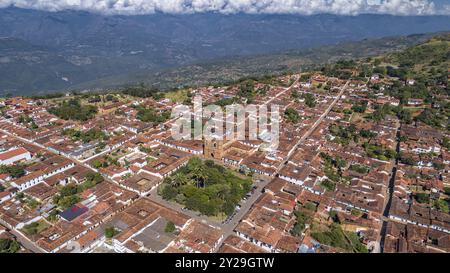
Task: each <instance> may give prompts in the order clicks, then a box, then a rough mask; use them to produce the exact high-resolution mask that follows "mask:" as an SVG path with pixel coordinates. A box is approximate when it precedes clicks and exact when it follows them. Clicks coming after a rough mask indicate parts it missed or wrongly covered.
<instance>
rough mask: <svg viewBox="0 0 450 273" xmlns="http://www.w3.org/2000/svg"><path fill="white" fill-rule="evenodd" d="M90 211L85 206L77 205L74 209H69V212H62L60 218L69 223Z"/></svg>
mask: <svg viewBox="0 0 450 273" xmlns="http://www.w3.org/2000/svg"><path fill="white" fill-rule="evenodd" d="M88 210H89V209H88V208H87V207H85V206H83V205H80V204H75V205H73V206H72V207H70V208H68V209H67V210H65V211H63V212H61V213H60V214H59V216H61V218H62V219H64V220H66V221H67V222H72V221H73V220H75V219H76V218H78V217H79V216H81V215H83V214H84V213H86V212H87V211H88Z"/></svg>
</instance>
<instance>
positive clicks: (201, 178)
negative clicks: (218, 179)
mask: <svg viewBox="0 0 450 273" xmlns="http://www.w3.org/2000/svg"><path fill="white" fill-rule="evenodd" d="M190 177H191V178H192V179H193V180H194V181H195V185H196V187H197V188H200V185H202V187H206V180H207V179H208V176H207V175H206V171H205V167H204V166H203V165H198V166H195V168H193V169H192V171H191V174H190Z"/></svg>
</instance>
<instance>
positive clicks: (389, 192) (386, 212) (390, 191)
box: [378, 125, 401, 253]
mask: <svg viewBox="0 0 450 273" xmlns="http://www.w3.org/2000/svg"><path fill="white" fill-rule="evenodd" d="M400 130H401V125H400V126H399V127H398V128H397V147H396V152H397V154H398V153H400ZM398 161H399V160H398V158H396V159H395V163H394V166H393V168H392V173H391V176H390V179H389V185H388V188H387V200H386V202H385V204H384V210H383V217H382V219H381V220H382V221H383V224H382V226H381V230H380V235H379V240H378V241H379V242H380V252H381V253H383V250H384V240H385V238H386V229H387V224H388V220H389V211H390V210H391V205H392V198H393V196H394V187H395V177H396V175H397V169H398Z"/></svg>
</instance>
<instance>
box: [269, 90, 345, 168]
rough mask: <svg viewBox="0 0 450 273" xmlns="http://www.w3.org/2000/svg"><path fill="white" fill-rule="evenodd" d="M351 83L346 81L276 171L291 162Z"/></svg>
mask: <svg viewBox="0 0 450 273" xmlns="http://www.w3.org/2000/svg"><path fill="white" fill-rule="evenodd" d="M349 83H350V81H347V83H345V85H344V86H343V87H342V88H341V90H340V92H339V94H338V95H337V96H336V98H335V99H334V101H333V102H332V103H331V104H330V106H329V107H328V108H327V110H326V111H325V112H324V113H323V114H322V115H321V116H320V117H319V119H317V120H316V122H315V123H314V124H313V126H311V128H309V130H308V131H307V132H306V133H305V134H304V135H303V136H302V137H301V138H300V140H299V141H298V142H297V143H296V144H295V145H294V147H292V149H291V150H290V151H289V153H288V155H287V157H286V160H285V161H284V164H280V166H279V167H278V169H277V172H276V173H277V174H278V173H279V172H280V171H281V169H283V167H284V166H285V165H286V164H287V163H288V162H289V160H290V159H291V157H292V155H293V154H294V153H295V151H296V150H297V149H298V147H299V146H300V145H301V144H302V143H303V141H305V139H307V138H308V137H309V136H310V135H311V134H312V133H313V132H314V131H315V130H316V129H317V126H319V124H320V123H322V121H323V120H324V119H325V118H326V117H327V116H328V114H329V113H330V111H331V109H333V107H334V106H335V105H336V103H337V102H338V101H339V100H340V99H341V97H342V95H343V94H344V92H345V90H346V89H347V87H348V85H349Z"/></svg>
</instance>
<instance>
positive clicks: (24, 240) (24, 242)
mask: <svg viewBox="0 0 450 273" xmlns="http://www.w3.org/2000/svg"><path fill="white" fill-rule="evenodd" d="M9 233H11V234H12V235H14V236H15V237H16V240H17V241H18V242H19V243H20V244H21V245H22V246H23V247H24V248H26V249H28V250H30V251H31V252H33V253H46V251H44V250H43V249H42V248H40V247H39V246H37V245H36V244H35V243H34V242H32V241H31V240H30V239H28V238H27V237H26V236H25V235H23V234H22V233H20V232H19V231H17V230H9Z"/></svg>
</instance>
